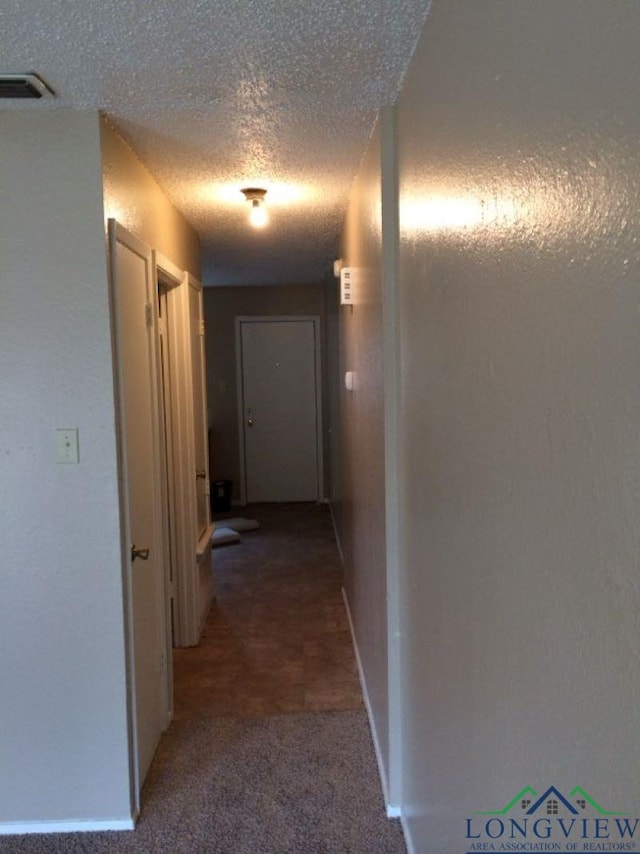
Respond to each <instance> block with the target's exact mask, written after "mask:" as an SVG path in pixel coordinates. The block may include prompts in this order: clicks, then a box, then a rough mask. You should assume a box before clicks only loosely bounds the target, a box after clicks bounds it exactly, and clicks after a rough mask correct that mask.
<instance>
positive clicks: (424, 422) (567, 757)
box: [399, 0, 640, 854]
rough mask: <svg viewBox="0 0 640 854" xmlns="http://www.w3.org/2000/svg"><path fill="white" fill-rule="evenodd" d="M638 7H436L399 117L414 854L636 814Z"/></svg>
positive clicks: (479, 1) (408, 789)
mask: <svg viewBox="0 0 640 854" xmlns="http://www.w3.org/2000/svg"><path fill="white" fill-rule="evenodd" d="M639 38H640V6H639V5H638V4H636V3H623V2H616V3H601V2H591V0H587V2H584V0H575V2H574V0H565V2H563V3H558V2H556V0H537V2H535V3H532V2H528V0H459V2H447V0H436V2H435V3H434V4H433V7H432V12H431V15H430V17H429V19H428V20H427V25H426V27H425V30H424V33H423V37H422V40H421V42H420V44H419V46H418V49H417V52H416V54H415V56H414V60H413V63H412V65H411V67H410V70H409V73H408V76H407V79H406V82H405V88H404V90H403V93H402V95H401V98H400V102H399V146H400V147H399V163H400V239H401V246H400V279H401V283H402V294H401V303H402V315H401V340H402V371H401V383H402V406H401V418H402V445H401V447H402V456H403V473H404V474H403V479H404V488H403V497H402V501H403V506H402V509H403V511H404V515H403V518H404V531H403V536H404V545H405V553H404V564H405V568H406V575H405V578H404V613H405V621H404V632H405V638H404V649H405V672H404V688H405V696H404V705H405V715H404V734H403V743H404V752H403V757H402V758H403V763H404V778H405V792H404V796H405V810H406V821H407V827H408V829H409V831H410V836H411V838H412V840H413V844H414V850H415V851H417V852H428V854H442V852H444V851H446V852H453V851H467V850H468V847H465V846H468V844H469V843H468V842H466V843H465V840H464V830H465V827H464V818H465V817H466V816H469V815H472V814H473V813H474V812H475V811H479V810H491V809H500V808H501V807H502V806H503V805H504V804H506V803H508V801H509V800H510V799H511V797H512V796H513V795H515V794H516V793H517V792H519V791H520V790H521V789H522V788H523V787H524V786H526V785H529V786H532V787H534V788H535V789H536V790H537V791H538V792H541V791H544V788H546V787H547V786H550V785H552V784H554V785H556V786H558V787H559V788H560V789H561V791H564V792H565V793H566V794H568V793H569V791H570V790H572V789H573V787H574V786H576V785H579V786H582V787H583V788H584V789H586V791H587V792H589V793H590V794H591V795H592V796H593V797H595V798H596V800H598V801H599V802H600V804H601V805H602V806H603V807H605V808H606V807H607V806H608V808H609V809H617V810H628V811H629V812H630V814H631V815H637V814H638V812H639V811H640V786H639V784H638V767H640V751H639V748H638V697H639V695H640V676H639V674H638V668H637V662H638V657H639V654H640V640H639V638H640V633H639V629H640V624H639V617H638V614H639V610H638V601H639V600H638V596H639V593H640V591H639V589H638V585H639V583H640V578H639V576H638V569H637V568H638V552H639V547H640V524H639V522H640V501H639V496H640V464H639V462H638V460H639V457H638V424H639V423H640V395H639V393H638V367H639V353H640V351H639V341H640V338H639V326H638V322H639V315H638V305H639V303H638V294H639V289H640V252H639V247H638V242H637V241H638V234H639V225H640V222H639V220H640V209H639V205H638V203H639V200H640V194H639V187H640V154H639V149H638V136H639V132H640V112H639V111H638V102H639V98H640V77H639V76H638V63H637V45H638V40H639Z"/></svg>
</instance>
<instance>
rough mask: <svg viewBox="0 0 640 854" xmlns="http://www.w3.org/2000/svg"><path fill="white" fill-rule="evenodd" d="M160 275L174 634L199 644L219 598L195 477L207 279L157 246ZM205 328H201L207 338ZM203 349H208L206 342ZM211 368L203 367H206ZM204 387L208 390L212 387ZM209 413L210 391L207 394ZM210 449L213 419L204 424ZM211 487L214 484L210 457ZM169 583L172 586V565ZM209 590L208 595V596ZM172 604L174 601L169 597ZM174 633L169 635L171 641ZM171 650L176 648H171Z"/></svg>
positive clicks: (183, 643)
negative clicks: (199, 303)
mask: <svg viewBox="0 0 640 854" xmlns="http://www.w3.org/2000/svg"><path fill="white" fill-rule="evenodd" d="M153 256H154V260H155V275H156V280H157V282H159V283H160V284H162V285H163V286H164V287H165V288H166V289H167V291H166V293H167V317H166V318H165V321H166V328H165V330H164V331H165V334H166V336H167V340H168V341H169V352H168V364H169V370H170V372H171V381H172V385H171V391H172V399H171V401H169V408H170V420H171V432H172V435H171V437H170V439H169V442H170V447H171V450H172V457H173V460H172V461H173V467H172V471H171V473H170V475H169V483H170V485H171V486H172V487H173V493H174V499H173V503H172V511H173V513H172V516H171V519H170V522H171V532H172V540H173V543H172V546H173V550H174V557H175V564H174V567H173V585H172V587H173V589H172V593H173V602H174V614H173V616H174V625H173V628H174V637H173V646H176V647H187V646H196V645H197V644H198V642H199V640H200V635H201V634H202V629H203V626H204V622H205V621H206V616H207V612H208V610H209V607H210V605H211V601H212V599H213V577H211V585H210V589H209V590H206V591H203V589H202V583H201V578H200V575H201V572H205V573H206V572H207V569H208V565H207V560H208V558H209V555H210V546H209V544H210V540H211V535H212V533H213V529H212V526H211V524H210V519H209V524H208V525H207V528H206V530H205V531H204V532H203V533H202V534H201V536H199V532H198V530H197V524H196V522H195V519H196V517H197V509H196V497H195V493H194V489H193V484H194V479H195V470H196V465H195V441H194V429H193V425H194V407H193V394H194V389H193V383H192V355H191V335H192V334H193V330H192V329H191V321H190V309H189V297H190V293H191V292H193V291H195V292H196V293H198V294H199V298H200V300H201V299H202V285H201V284H200V282H199V281H198V280H197V279H196V278H195V277H194V276H192V275H191V274H190V273H187V272H184V271H183V270H181V269H180V268H179V267H177V266H176V265H175V264H173V263H172V262H171V261H170V260H169V259H168V258H165V257H164V255H161V254H160V253H159V252H156V251H154V253H153ZM203 335H204V329H203V328H202V329H200V330H199V340H200V342H202V341H203ZM200 348H201V354H202V355H203V354H204V347H203V344H202V343H200ZM204 370H205V368H204V367H203V371H204ZM199 392H200V393H202V394H203V395H206V389H205V388H204V386H203V388H201V389H200V390H199ZM165 403H166V402H165ZM204 408H205V413H206V396H205V398H204ZM202 430H203V431H204V437H205V445H204V447H205V454H206V453H207V444H206V433H207V425H206V420H205V423H203V424H202ZM206 470H207V483H206V490H208V488H209V486H208V462H207V466H206ZM166 577H167V589H168V593H169V590H170V589H171V585H170V577H169V568H167V576H166ZM203 596H204V599H203ZM167 607H170V602H168V605H167ZM170 642H171V639H169V643H170ZM169 651H170V652H171V649H170V650H169Z"/></svg>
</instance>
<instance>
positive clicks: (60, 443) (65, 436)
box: [56, 427, 80, 463]
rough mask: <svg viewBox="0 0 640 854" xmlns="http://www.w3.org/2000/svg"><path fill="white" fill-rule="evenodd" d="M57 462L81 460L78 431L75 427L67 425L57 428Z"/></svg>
mask: <svg viewBox="0 0 640 854" xmlns="http://www.w3.org/2000/svg"><path fill="white" fill-rule="evenodd" d="M56 462H58V463H78V462H80V454H79V449H78V431H77V429H76V428H75V427H65V428H63V429H60V430H56Z"/></svg>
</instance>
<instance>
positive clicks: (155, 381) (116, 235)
mask: <svg viewBox="0 0 640 854" xmlns="http://www.w3.org/2000/svg"><path fill="white" fill-rule="evenodd" d="M107 226H108V245H109V252H108V259H109V266H110V279H111V282H112V284H111V285H110V288H109V299H110V308H111V337H112V352H113V362H114V398H115V411H116V425H117V426H116V442H117V451H118V472H119V491H120V537H121V543H120V546H121V560H122V582H123V584H122V586H123V600H124V603H123V604H124V633H125V648H126V665H125V666H126V679H127V718H128V723H127V731H128V738H129V768H130V786H131V788H130V794H131V804H132V811H133V814H134V817H137V816H138V815H139V812H140V793H141V789H142V783H143V780H141V779H140V777H141V774H140V767H139V763H138V758H139V754H138V726H137V712H136V693H137V692H136V681H135V679H136V677H135V643H134V613H133V579H132V575H133V572H132V562H131V554H130V544H131V524H130V514H129V489H128V470H127V464H126V458H127V457H126V442H127V437H126V417H127V415H126V412H125V407H124V390H123V384H122V363H123V355H122V347H121V338H120V333H119V331H118V323H119V319H118V318H119V315H118V311H119V308H118V301H117V293H116V288H115V287H114V285H113V282H114V281H115V280H114V279H113V277H114V276H115V270H114V269H113V268H112V267H111V265H112V263H113V259H115V257H116V251H117V245H118V244H119V243H120V244H122V245H123V246H126V247H127V248H128V249H129V250H130V251H132V252H134V253H135V254H136V255H138V256H139V257H140V258H142V259H143V260H144V261H145V263H146V264H147V265H148V267H149V269H148V276H149V287H150V289H151V293H148V294H147V306H148V308H147V310H148V312H149V314H148V322H149V326H150V327H151V335H150V336H149V347H150V358H149V364H150V370H151V376H150V385H151V395H152V408H153V410H154V412H155V415H156V417H155V418H154V419H153V421H154V423H153V429H152V437H151V441H152V455H153V461H154V464H153V502H152V505H153V527H154V531H155V534H154V542H153V543H152V544H151V548H153V549H154V550H155V551H156V553H157V554H158V562H159V565H160V571H161V572H162V574H163V581H164V579H166V575H167V569H166V563H167V552H166V548H167V542H166V539H167V538H166V533H165V532H166V531H167V510H166V500H165V499H166V488H167V487H166V484H167V479H166V472H165V464H164V454H163V451H162V447H163V445H162V443H163V438H164V437H163V422H162V415H161V413H162V392H163V390H162V385H161V382H160V377H159V373H158V364H159V363H158V343H157V340H156V335H157V328H158V312H157V298H156V297H155V296H154V288H155V289H157V284H156V272H155V263H154V258H153V251H152V250H151V249H150V247H148V246H147V245H146V244H145V243H143V241H141V240H139V239H138V238H137V237H136V236H135V235H133V234H131V232H130V231H128V230H127V229H126V228H125V227H124V226H122V225H121V224H120V223H118V221H117V220H115V219H109V220H108V223H107ZM162 590H163V599H164V601H163V603H162V604H163V607H162V609H161V613H159V617H160V629H161V632H162V633H163V634H164V643H162V651H161V653H160V654H161V660H162V668H163V670H164V680H163V695H164V696H163V700H164V708H163V709H162V713H163V716H164V728H166V726H168V724H169V722H170V720H171V716H172V712H173V709H172V706H173V696H172V693H171V689H170V680H171V679H172V676H171V675H169V677H168V679H167V674H168V673H169V671H171V670H172V667H171V658H170V657H168V656H170V654H171V646H170V644H171V640H170V635H169V628H168V625H167V622H166V615H167V602H166V587H165V585H164V583H163V585H162Z"/></svg>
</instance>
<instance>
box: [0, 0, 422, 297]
mask: <svg viewBox="0 0 640 854" xmlns="http://www.w3.org/2000/svg"><path fill="white" fill-rule="evenodd" d="M428 6H429V0H323V2H318V0H275V2H269V0H182V2H180V3H178V2H176V0H3V2H2V4H1V6H0V33H1V39H2V58H1V60H0V61H1V63H2V69H1V70H2V71H4V72H27V71H34V72H36V73H37V74H39V75H40V76H41V77H42V78H43V79H44V80H45V81H46V82H47V84H48V85H49V86H50V87H51V88H52V89H53V90H54V91H55V93H56V95H57V97H56V98H55V99H54V100H51V101H42V102H32V101H29V102H21V101H2V102H0V108H2V109H31V110H34V109H35V110H43V109H56V108H58V107H76V108H98V109H100V110H102V111H103V112H104V113H105V114H106V115H107V116H108V117H109V119H110V120H111V122H112V124H114V125H115V127H116V128H117V130H118V131H119V133H120V134H121V136H123V137H124V139H125V140H127V142H128V143H129V144H130V145H131V147H132V148H133V149H134V150H135V151H136V153H137V154H138V156H139V157H140V159H141V160H142V161H143V162H144V163H145V164H146V165H147V167H148V169H149V170H150V172H151V173H152V174H153V175H154V177H155V178H156V180H157V181H158V182H159V183H160V184H161V186H162V187H163V188H164V190H165V192H166V193H167V194H168V195H169V197H170V198H171V200H172V201H173V203H174V204H175V206H176V207H177V208H178V209H179V210H180V211H181V212H182V213H183V214H184V216H185V217H186V218H187V220H188V221H189V222H190V223H191V224H192V225H193V226H194V227H195V229H196V230H197V232H198V233H199V235H200V240H201V244H202V250H203V280H204V282H205V284H220V285H222V284H280V283H304V284H307V283H314V282H321V281H322V280H323V277H324V275H325V273H326V271H327V270H328V269H329V268H330V264H331V261H332V259H333V258H334V256H335V254H336V252H337V249H338V236H339V233H340V229H341V226H342V221H343V218H344V213H345V209H346V203H347V199H348V195H349V191H350V188H351V184H352V182H353V179H354V177H355V173H356V171H357V168H358V165H359V162H360V158H361V156H362V154H363V152H364V149H365V146H366V143H367V140H368V137H369V135H370V132H371V130H372V127H373V123H374V121H375V116H376V113H377V111H378V110H379V108H380V107H381V106H383V105H385V104H388V103H391V102H392V101H393V99H394V97H395V95H396V93H397V91H398V90H399V87H400V85H401V81H402V78H403V75H404V72H405V70H406V67H407V65H408V63H409V59H410V57H411V54H412V52H413V48H414V46H415V43H416V41H417V38H418V35H419V33H420V30H421V27H422V24H423V22H424V19H425V16H426V13H427V10H428ZM245 186H259V187H266V188H267V190H268V192H267V203H268V209H269V214H270V224H269V226H268V227H267V228H266V229H264V230H262V231H256V230H254V229H252V228H251V227H250V226H249V225H248V224H247V214H248V204H247V202H246V201H245V200H244V198H243V196H242V195H241V193H240V188H241V187H245Z"/></svg>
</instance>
